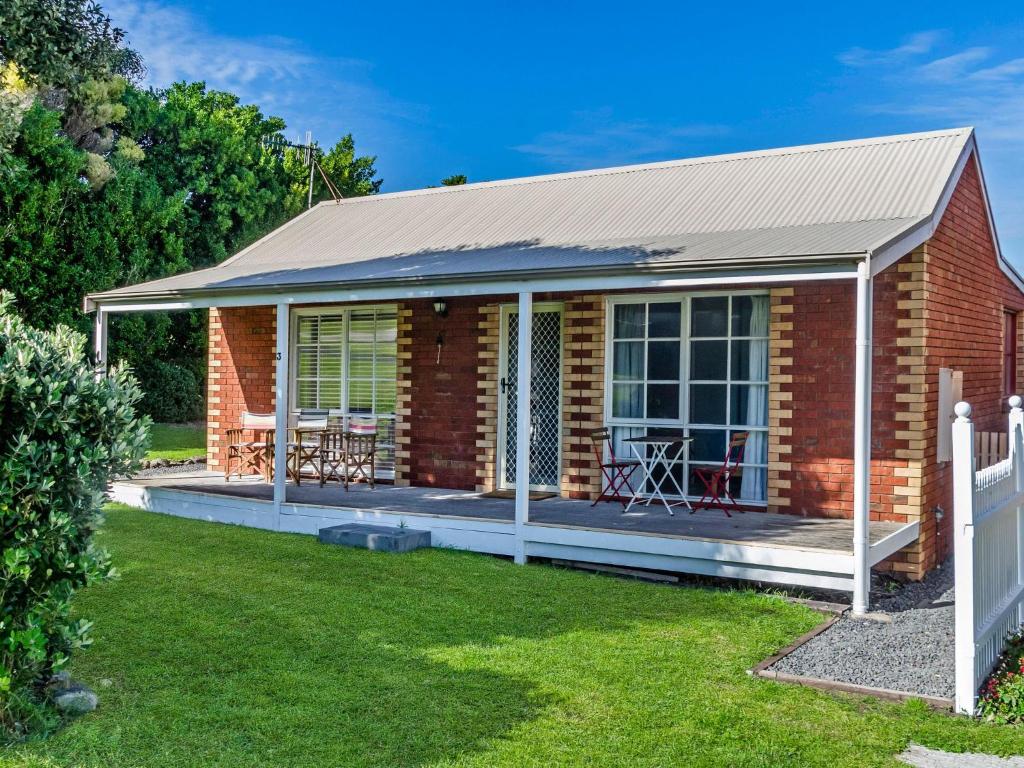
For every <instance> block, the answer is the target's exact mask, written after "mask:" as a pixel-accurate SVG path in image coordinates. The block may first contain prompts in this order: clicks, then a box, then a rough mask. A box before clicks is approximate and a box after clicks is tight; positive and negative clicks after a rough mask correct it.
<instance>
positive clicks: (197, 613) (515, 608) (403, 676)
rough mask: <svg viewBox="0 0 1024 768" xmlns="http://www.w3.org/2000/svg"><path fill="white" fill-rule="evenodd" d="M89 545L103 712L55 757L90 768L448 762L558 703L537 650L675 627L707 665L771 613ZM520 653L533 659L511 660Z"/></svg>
mask: <svg viewBox="0 0 1024 768" xmlns="http://www.w3.org/2000/svg"><path fill="white" fill-rule="evenodd" d="M101 543H102V544H105V545H109V546H110V547H111V548H112V550H113V555H114V558H115V563H116V564H117V565H118V567H119V568H120V569H121V570H122V572H123V576H122V578H121V579H120V580H119V581H117V582H114V583H111V584H107V585H104V586H101V587H99V588H96V589H94V590H90V591H89V592H87V593H85V594H83V595H82V599H81V600H80V601H79V607H80V609H81V611H82V612H83V614H84V615H87V616H89V618H91V619H94V620H95V621H96V625H97V630H96V640H97V642H96V648H95V650H93V651H90V652H89V653H87V654H84V655H82V656H81V657H79V659H78V660H77V661H76V674H81V675H82V676H83V677H86V679H87V680H89V681H90V682H93V683H96V682H97V681H99V680H101V679H104V678H107V679H109V680H111V681H112V682H111V685H110V686H109V687H108V688H107V689H106V691H105V692H104V690H103V689H101V695H102V697H103V702H104V705H103V709H104V710H105V711H102V712H101V713H98V714H97V715H95V716H92V717H90V718H86V719H85V720H82V721H80V722H79V723H77V724H75V725H74V726H73V728H72V729H69V731H67V732H65V733H64V734H62V735H61V736H59V737H57V738H56V739H55V740H53V742H52V743H51V744H50V745H48V749H47V752H48V753H49V754H53V755H56V756H60V755H61V754H62V752H63V750H65V749H67V750H68V754H67V756H68V758H72V757H73V758H74V760H75V762H76V764H83V765H117V764H121V763H130V764H141V765H175V766H179V765H212V764H217V765H254V764H262V765H379V766H394V765H402V766H415V765H428V764H434V763H438V762H445V761H455V760H457V759H458V758H459V757H460V756H461V757H463V758H464V757H465V756H467V754H470V753H474V752H482V751H486V750H488V749H489V748H491V747H492V746H493V744H494V743H495V742H496V741H500V740H501V739H503V738H505V737H507V736H508V735H509V734H510V733H511V732H512V731H514V730H515V729H517V728H518V727H520V726H521V725H523V724H525V723H528V722H530V721H532V720H534V719H536V718H538V717H540V716H541V715H542V713H544V711H545V710H546V709H548V708H550V707H558V706H559V705H560V704H561V702H559V701H558V699H557V696H556V694H554V693H552V690H554V689H552V688H550V687H548V688H542V687H541V686H540V685H539V683H538V681H539V679H540V674H539V672H538V670H544V669H545V667H546V666H547V664H548V662H549V659H548V658H547V657H545V656H544V653H545V652H546V650H547V649H546V648H543V649H541V652H539V653H538V651H537V648H536V642H537V641H546V640H549V639H551V638H556V637H558V636H562V635H568V634H571V633H591V634H589V635H588V639H587V640H579V639H573V640H572V641H570V642H567V643H566V647H568V648H569V649H570V650H569V651H566V649H565V647H563V648H560V649H559V651H558V652H559V653H562V654H565V653H569V654H570V656H569V659H570V660H571V654H572V653H573V652H575V651H578V648H579V647H581V645H582V647H586V646H585V643H587V642H591V641H593V642H598V643H609V644H611V646H612V647H615V643H616V642H617V636H615V635H614V633H617V632H622V633H632V632H634V631H636V630H637V628H638V627H640V626H641V625H642V626H644V627H645V628H647V629H648V630H650V628H651V627H666V626H671V627H672V629H673V632H677V633H679V632H682V633H684V636H685V638H686V642H687V644H688V645H689V646H690V648H689V651H688V652H689V653H696V654H697V655H698V656H699V655H701V654H703V655H704V656H705V657H709V656H710V655H711V654H721V653H728V652H730V651H729V649H727V648H725V647H723V645H722V642H723V638H724V637H728V636H731V635H736V634H738V633H741V632H742V631H743V629H742V627H743V624H744V622H750V621H751V620H756V619H757V616H758V612H759V611H761V610H763V611H764V612H765V613H768V612H771V611H773V610H774V611H778V610H779V608H778V606H774V607H773V606H771V605H769V604H768V603H767V602H766V603H765V604H764V605H763V606H761V605H758V604H757V603H756V602H752V601H749V600H737V599H736V596H735V595H729V594H728V593H699V592H696V591H689V590H673V589H671V588H668V587H657V586H652V585H648V584H637V583H628V582H617V581H612V580H610V579H607V578H604V577H600V576H593V575H587V574H582V573H574V572H560V571H557V570H555V569H552V568H539V567H538V568H518V567H516V566H513V565H511V564H510V563H508V562H506V561H502V560H499V559H496V558H490V557H484V556H479V555H471V554H467V553H459V552H451V551H442V550H426V551H420V552H416V553H412V554H410V555H401V556H396V555H386V554H379V553H370V552H365V551H360V550H350V549H342V548H337V547H328V546H323V545H320V544H318V543H317V542H316V541H315V540H313V539H311V538H310V537H304V536H296V535H285V534H270V533H266V532H262V531H254V530H251V529H243V528H235V527H230V526H223V525H215V524H209V523H200V522H195V521H189V520H182V519H177V518H170V517H164V516H160V515H153V514H148V513H142V512H137V511H127V510H114V511H113V512H112V514H111V515H110V520H109V523H108V532H107V533H105V534H103V536H102V537H101ZM681 627H682V628H681ZM624 636H628V634H627V635H624ZM678 639H679V635H676V640H678ZM517 644H518V645H519V646H522V645H523V644H526V645H527V646H528V647H527V650H525V651H520V652H518V653H516V652H513V653H508V654H507V653H506V652H505V651H506V649H505V648H503V646H516V645H517ZM491 652H497V654H498V655H499V656H500V657H501V658H500V659H497V660H496V657H495V656H494V655H490V656H489V655H488V654H490V653H491ZM509 657H512V660H511V661H510V660H509ZM550 661H551V662H552V663H562V664H566V663H567V661H566V659H565V658H562V659H551V660H550ZM740 674H742V673H741V672H740ZM558 690H565V689H563V688H559V689H558ZM559 695H561V694H559ZM115 756H116V757H115Z"/></svg>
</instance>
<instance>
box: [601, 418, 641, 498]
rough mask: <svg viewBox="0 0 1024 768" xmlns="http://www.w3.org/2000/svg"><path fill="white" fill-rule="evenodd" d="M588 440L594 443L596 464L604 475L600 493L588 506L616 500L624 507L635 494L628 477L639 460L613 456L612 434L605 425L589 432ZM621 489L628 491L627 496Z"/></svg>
mask: <svg viewBox="0 0 1024 768" xmlns="http://www.w3.org/2000/svg"><path fill="white" fill-rule="evenodd" d="M590 440H591V442H592V443H593V445H594V456H595V457H596V458H597V465H598V466H599V467H600V468H601V474H602V475H604V481H603V483H602V488H601V493H600V494H598V496H597V498H596V499H594V503H593V504H591V505H590V506H592V507H593V506H596V505H597V503H598V502H599V501H618V502H620V503H621V504H622V506H623V508H625V506H626V505H627V504H628V503H629V501H630V499H632V498H633V496H635V495H636V494H635V492H634V491H633V486H632V485H630V483H629V479H630V477H632V476H633V473H634V472H636V470H637V469H638V468H639V467H640V462H639V461H637V460H636V459H618V458H616V457H615V448H614V445H613V443H612V435H611V432H610V431H609V430H608V428H607V427H605V428H604V429H595V430H594V431H593V432H591V433H590ZM606 445H607V446H608V448H607V451H608V456H609V459H608V460H605V446H606ZM623 489H626V490H628V491H629V495H628V496H625V495H623V494H622V490H623Z"/></svg>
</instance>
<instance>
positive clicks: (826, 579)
mask: <svg viewBox="0 0 1024 768" xmlns="http://www.w3.org/2000/svg"><path fill="white" fill-rule="evenodd" d="M111 496H112V498H113V500H115V501H120V502H123V503H126V504H131V505H133V506H137V507H141V508H144V509H148V510H151V511H155V512H163V513H167V514H174V515H179V516H182V517H192V518H197V519H204V520H211V521H216V522H223V523H234V524H241V525H248V526H254V527H261V528H267V529H271V530H281V531H290V532H296V533H307V534H315V533H316V532H317V531H318V530H319V529H320V528H321V527H326V526H329V525H336V524H338V523H343V522H374V523H378V524H382V525H396V526H397V525H407V526H409V527H411V528H416V529H421V530H429V531H430V532H431V537H432V542H433V545H434V546H435V547H453V548H459V549H466V550H470V551H475V552H482V553H487V554H494V555H502V556H509V557H511V556H515V555H516V543H517V536H516V533H517V531H516V528H517V526H516V508H515V507H516V503H515V500H514V499H511V498H509V499H505V498H493V497H487V496H484V495H482V494H480V493H478V492H474V491H460V490H451V489H444V488H426V487H408V486H407V487H397V486H392V485H378V486H377V488H375V489H370V488H368V487H367V486H365V485H361V484H359V485H353V486H351V488H350V490H349V491H347V492H346V491H345V490H343V489H342V488H340V487H338V486H337V485H331V484H329V485H327V486H325V487H323V488H321V487H319V485H318V484H316V483H311V484H303V485H300V486H295V485H293V484H289V485H288V487H287V501H286V502H284V503H280V505H279V507H277V508H275V504H274V486H272V485H269V484H267V483H265V482H262V481H261V480H260V479H259V478H256V477H251V478H249V477H247V478H243V479H241V480H238V479H233V480H231V481H230V482H226V481H225V480H224V477H223V475H222V474H220V473H214V472H202V473H187V474H181V475H165V476H162V477H155V478H146V479H131V480H122V481H119V482H117V483H115V484H114V486H113V489H112V493H111ZM278 510H279V511H278ZM853 529H854V521H853V520H849V519H836V518H820V517H817V518H815V517H800V516H796V515H785V514H772V513H767V512H749V513H745V514H734V515H733V516H732V517H731V518H729V517H726V516H725V515H723V514H722V513H721V512H718V511H713V510H703V509H702V510H698V511H697V512H696V513H695V514H692V515H691V514H688V513H685V512H680V513H677V514H676V515H675V516H670V515H668V514H667V512H666V511H665V509H664V507H660V506H658V505H657V504H656V503H655V504H652V505H651V506H650V507H634V508H633V509H631V510H630V511H629V512H628V513H625V514H624V513H623V511H622V507H621V506H620V505H618V504H615V503H600V504H598V505H596V506H591V504H590V502H589V501H583V500H573V499H567V498H562V497H558V496H553V497H551V498H546V499H541V500H534V501H531V503H530V514H529V519H528V521H527V522H526V523H525V524H522V525H521V528H520V530H521V532H522V533H521V546H522V550H521V551H522V553H523V556H524V557H525V558H553V559H563V560H574V561H580V562H588V563H600V564H604V565H615V566H622V567H632V568H646V569H650V570H658V571H670V572H676V573H691V574H702V575H708V576H721V577H729V578H739V579H749V580H755V581H764V582H770V583H781V584H792V585H799V586H808V587H816V588H822V589H834V590H843V591H850V590H851V589H852V585H853V577H854V571H855V557H854V550H853ZM918 535H919V524H918V523H917V522H911V523H895V522H875V523H872V525H871V527H870V545H869V548H868V549H869V560H870V563H871V565H875V564H877V563H879V562H881V561H882V560H884V559H885V558H887V557H889V556H890V555H892V554H893V553H895V552H897V551H899V550H900V549H902V548H903V547H904V546H906V545H907V544H909V543H910V542H912V541H914V540H915V539H916V538H917V537H918Z"/></svg>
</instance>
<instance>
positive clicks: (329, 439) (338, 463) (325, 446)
mask: <svg viewBox="0 0 1024 768" xmlns="http://www.w3.org/2000/svg"><path fill="white" fill-rule="evenodd" d="M345 437H346V435H345V432H344V431H343V430H340V429H326V430H324V431H323V432H321V433H320V456H319V460H320V487H321V488H323V487H324V484H325V483H326V482H327V481H328V480H337V481H338V482H339V483H341V484H342V485H344V486H346V487H347V486H348V454H347V453H346V452H345V442H346V441H345Z"/></svg>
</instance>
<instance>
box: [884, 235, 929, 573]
mask: <svg viewBox="0 0 1024 768" xmlns="http://www.w3.org/2000/svg"><path fill="white" fill-rule="evenodd" d="M895 268H896V277H897V279H898V282H897V285H896V290H897V300H896V329H897V330H896V344H897V347H898V350H897V357H896V366H897V375H896V393H895V411H896V412H895V414H894V416H893V420H894V421H895V422H896V432H895V435H894V438H895V440H896V445H895V450H894V451H893V459H894V461H893V462H892V468H891V472H892V477H891V480H890V482H891V483H892V485H891V488H892V490H891V494H889V495H890V498H891V501H892V506H891V513H892V515H893V516H894V517H895V516H900V515H903V516H905V519H906V520H908V521H914V520H917V521H918V522H919V523H920V524H921V535H920V537H919V538H918V540H917V541H916V542H915V543H914V544H912V545H910V546H909V547H906V548H905V549H903V550H901V551H900V552H898V553H896V555H894V556H893V557H892V558H890V559H889V560H887V561H886V562H885V563H884V564H880V566H882V567H885V568H888V569H890V570H892V571H896V572H899V573H903V574H905V575H907V576H909V577H910V578H914V579H920V578H923V577H924V575H925V573H927V572H928V571H929V570H931V569H932V568H934V567H935V565H936V564H937V563H936V558H935V531H936V529H935V518H934V515H932V514H931V511H930V510H929V509H927V508H926V507H925V504H924V477H925V466H926V453H927V452H928V449H929V447H931V448H932V455H933V456H934V444H935V441H936V424H935V423H932V419H930V418H929V415H930V414H932V413H934V412H935V410H937V406H938V390H937V379H936V384H935V386H934V387H933V386H932V384H931V380H932V379H933V378H935V377H937V375H938V371H937V370H934V371H930V368H929V366H928V361H927V356H926V353H927V349H926V317H927V311H926V309H925V293H926V290H927V286H926V281H925V254H924V249H923V248H919V249H918V250H916V251H914V252H913V253H912V254H910V255H908V256H906V257H904V258H903V259H901V260H900V261H899V262H898V263H897V264H896V267H895ZM891 269H892V268H891V267H890V270H891ZM890 270H886V272H885V273H883V275H880V276H879V279H882V278H884V277H886V276H888V273H889V271H890ZM883 309H884V308H883ZM930 374H933V375H930ZM932 401H934V402H933V404H932V406H931V407H930V406H929V403H930V402H932ZM881 469H882V468H881V467H880V468H878V470H879V471H880V470H881ZM885 481H886V478H884V477H883V478H881V482H880V485H881V486H882V487H881V488H880V491H881V492H882V493H883V494H884V491H885V490H886V489H885V487H884V485H885ZM881 500H882V501H884V500H885V497H884V495H883V496H882V499H881Z"/></svg>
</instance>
